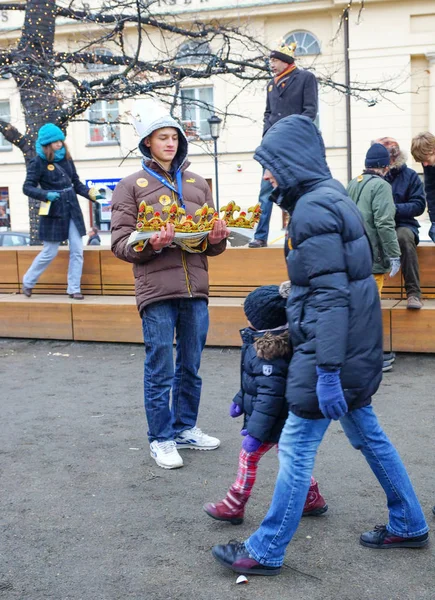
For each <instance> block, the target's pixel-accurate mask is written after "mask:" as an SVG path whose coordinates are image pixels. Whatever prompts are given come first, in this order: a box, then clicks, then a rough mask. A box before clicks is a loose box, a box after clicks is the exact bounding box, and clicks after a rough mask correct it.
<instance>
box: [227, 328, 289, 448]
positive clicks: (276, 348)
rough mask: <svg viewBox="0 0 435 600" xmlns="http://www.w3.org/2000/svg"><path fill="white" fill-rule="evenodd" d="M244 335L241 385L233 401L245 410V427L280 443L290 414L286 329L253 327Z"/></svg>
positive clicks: (263, 438) (266, 439)
mask: <svg viewBox="0 0 435 600" xmlns="http://www.w3.org/2000/svg"><path fill="white" fill-rule="evenodd" d="M240 334H241V336H242V341H243V346H242V358H241V389H240V391H239V392H238V394H237V395H236V396H235V398H234V400H233V402H235V403H236V404H238V405H239V406H240V407H241V409H242V411H243V413H244V425H243V427H244V429H247V430H248V433H249V434H250V435H252V436H253V437H255V438H257V440H261V441H262V442H270V443H277V442H278V440H279V436H280V435H281V431H282V428H283V427H284V423H285V422H286V419H287V416H288V407H287V402H286V398H285V385H286V379H287V371H288V365H289V361H290V356H291V350H290V344H289V335H288V331H287V329H285V330H284V331H283V330H274V331H268V332H261V331H255V330H254V329H251V328H250V327H247V328H246V329H243V330H242V331H241V332H240Z"/></svg>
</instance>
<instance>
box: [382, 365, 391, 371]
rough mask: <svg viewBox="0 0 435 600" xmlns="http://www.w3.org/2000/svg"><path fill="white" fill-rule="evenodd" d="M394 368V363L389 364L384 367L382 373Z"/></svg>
mask: <svg viewBox="0 0 435 600" xmlns="http://www.w3.org/2000/svg"><path fill="white" fill-rule="evenodd" d="M392 370H393V365H391V364H390V365H388V366H387V367H382V373H388V372H389V371H392Z"/></svg>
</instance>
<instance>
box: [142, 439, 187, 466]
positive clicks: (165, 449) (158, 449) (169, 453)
mask: <svg viewBox="0 0 435 600" xmlns="http://www.w3.org/2000/svg"><path fill="white" fill-rule="evenodd" d="M150 454H151V458H154V460H155V461H156V463H157V464H158V465H159V467H162V469H179V468H180V467H182V466H183V459H182V458H181V456H180V455H179V454H178V452H177V445H176V443H175V442H174V441H173V440H168V441H167V442H157V441H154V442H151V444H150Z"/></svg>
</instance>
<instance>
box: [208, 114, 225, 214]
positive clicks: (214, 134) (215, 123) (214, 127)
mask: <svg viewBox="0 0 435 600" xmlns="http://www.w3.org/2000/svg"><path fill="white" fill-rule="evenodd" d="M207 121H208V124H209V126H210V136H211V138H212V139H213V141H214V179H215V186H216V194H215V197H216V211H217V213H218V214H219V177H218V154H217V141H218V139H219V135H220V129H221V123H222V119H220V118H219V117H218V116H217V115H212V116H211V117H210V118H209V119H207Z"/></svg>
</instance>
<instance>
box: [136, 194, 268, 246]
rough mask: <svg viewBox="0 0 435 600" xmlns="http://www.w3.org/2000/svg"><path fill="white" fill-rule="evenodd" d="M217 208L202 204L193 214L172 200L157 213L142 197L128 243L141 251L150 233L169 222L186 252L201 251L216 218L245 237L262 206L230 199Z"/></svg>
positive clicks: (251, 233) (249, 235)
mask: <svg viewBox="0 0 435 600" xmlns="http://www.w3.org/2000/svg"><path fill="white" fill-rule="evenodd" d="M219 212H220V213H223V215H222V216H221V217H219V213H218V212H217V211H216V210H215V209H214V208H211V207H209V206H208V205H207V204H204V205H203V206H201V208H199V209H198V210H197V211H196V212H195V215H194V216H192V215H186V211H185V210H184V208H182V207H181V206H179V205H178V204H177V202H175V201H174V202H173V203H171V204H169V205H168V206H164V207H163V208H162V212H161V213H160V212H157V211H156V212H154V210H153V208H152V207H151V206H148V205H147V204H146V202H145V201H142V202H141V203H140V205H139V213H138V216H137V223H136V231H133V232H132V233H131V234H130V237H129V238H128V241H127V244H128V245H131V246H134V250H135V251H136V252H141V251H142V250H143V249H144V247H145V246H146V244H147V243H148V240H149V239H150V238H151V236H153V235H154V234H155V233H156V232H159V231H160V230H161V228H162V227H165V226H166V225H167V224H168V223H172V224H173V225H174V229H175V237H174V242H173V243H174V244H176V245H178V246H181V247H182V248H183V249H184V250H187V251H188V252H203V251H204V250H205V248H206V247H207V236H208V234H209V233H210V231H211V230H212V229H213V226H214V224H215V222H216V221H217V220H218V219H221V220H222V221H225V223H226V225H227V227H228V229H230V230H231V231H235V232H238V233H242V234H243V235H245V236H246V237H247V238H248V239H249V238H251V237H252V235H253V232H254V227H255V225H256V224H257V223H258V221H259V220H260V215H261V208H260V204H256V205H255V206H252V207H251V208H248V210H247V211H243V210H240V206H237V204H236V203H235V202H234V201H231V202H228V204H227V205H226V206H224V207H223V208H221V209H220V211H219Z"/></svg>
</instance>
